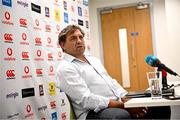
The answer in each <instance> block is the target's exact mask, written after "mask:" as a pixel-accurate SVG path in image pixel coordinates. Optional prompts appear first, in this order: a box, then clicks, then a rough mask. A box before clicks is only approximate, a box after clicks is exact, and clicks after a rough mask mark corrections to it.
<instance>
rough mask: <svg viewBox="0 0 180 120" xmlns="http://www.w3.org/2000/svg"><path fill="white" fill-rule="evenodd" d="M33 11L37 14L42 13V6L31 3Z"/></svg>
mask: <svg viewBox="0 0 180 120" xmlns="http://www.w3.org/2000/svg"><path fill="white" fill-rule="evenodd" d="M31 10H32V11H34V12H37V13H41V6H39V5H36V4H34V3H31Z"/></svg>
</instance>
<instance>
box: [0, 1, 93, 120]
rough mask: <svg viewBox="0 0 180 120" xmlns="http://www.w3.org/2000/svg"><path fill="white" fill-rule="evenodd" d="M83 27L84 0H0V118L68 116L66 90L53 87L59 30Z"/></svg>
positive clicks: (85, 15) (86, 16)
mask: <svg viewBox="0 0 180 120" xmlns="http://www.w3.org/2000/svg"><path fill="white" fill-rule="evenodd" d="M69 24H76V25H79V26H80V27H81V28H82V29H83V30H84V31H85V34H86V36H85V41H86V45H87V48H88V49H87V51H89V50H90V46H91V43H90V38H89V12H88V0H2V1H1V3H0V29H1V30H0V37H1V40H0V51H1V52H0V61H1V62H0V89H1V92H0V119H40V120H45V119H53V120H56V119H62V120H65V119H67V120H68V119H70V109H69V102H68V99H67V97H66V95H65V94H64V93H63V92H61V91H60V90H59V89H57V88H56V87H55V80H56V77H55V76H56V67H57V66H58V62H59V61H61V59H62V56H63V54H62V50H61V48H60V46H59V45H58V34H59V32H60V31H61V30H62V29H63V28H64V27H65V26H67V25H69Z"/></svg>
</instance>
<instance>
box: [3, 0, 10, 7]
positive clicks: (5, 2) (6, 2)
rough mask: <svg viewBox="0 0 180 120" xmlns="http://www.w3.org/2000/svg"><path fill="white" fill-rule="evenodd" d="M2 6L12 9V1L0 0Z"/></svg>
mask: <svg viewBox="0 0 180 120" xmlns="http://www.w3.org/2000/svg"><path fill="white" fill-rule="evenodd" d="M2 4H3V5H5V6H8V7H12V1H11V0H2Z"/></svg>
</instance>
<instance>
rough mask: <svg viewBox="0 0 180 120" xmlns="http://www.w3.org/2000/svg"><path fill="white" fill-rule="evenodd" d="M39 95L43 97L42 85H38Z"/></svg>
mask: <svg viewBox="0 0 180 120" xmlns="http://www.w3.org/2000/svg"><path fill="white" fill-rule="evenodd" d="M39 95H40V96H43V95H44V89H43V85H39Z"/></svg>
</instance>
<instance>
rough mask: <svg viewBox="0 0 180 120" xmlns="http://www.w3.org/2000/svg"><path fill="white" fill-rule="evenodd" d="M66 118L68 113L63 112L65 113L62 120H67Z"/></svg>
mask: <svg viewBox="0 0 180 120" xmlns="http://www.w3.org/2000/svg"><path fill="white" fill-rule="evenodd" d="M66 117H67V115H66V112H63V113H62V114H61V118H62V120H66Z"/></svg>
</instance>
